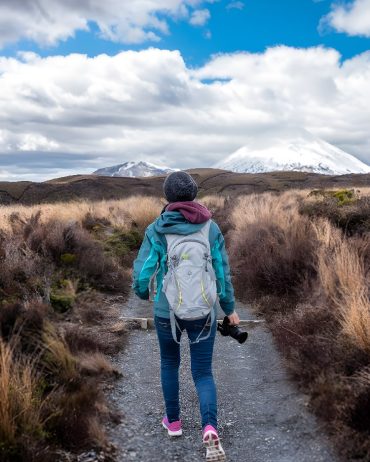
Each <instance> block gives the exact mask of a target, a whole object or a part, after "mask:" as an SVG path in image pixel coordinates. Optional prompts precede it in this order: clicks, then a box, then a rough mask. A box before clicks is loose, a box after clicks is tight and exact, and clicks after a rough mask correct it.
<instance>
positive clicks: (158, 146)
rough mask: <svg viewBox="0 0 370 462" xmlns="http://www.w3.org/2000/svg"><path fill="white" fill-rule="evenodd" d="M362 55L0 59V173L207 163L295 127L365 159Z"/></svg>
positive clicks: (366, 57)
mask: <svg viewBox="0 0 370 462" xmlns="http://www.w3.org/2000/svg"><path fill="white" fill-rule="evenodd" d="M369 81H370V52H367V53H363V54H361V55H358V56H356V57H354V58H352V59H350V60H346V61H344V63H343V64H341V61H340V55H339V53H338V52H337V51H335V50H333V49H325V48H322V47H318V48H308V49H296V48H290V47H285V46H281V47H274V48H270V49H267V50H266V51H265V52H264V53H235V54H230V55H218V56H214V57H213V58H212V59H211V60H210V61H209V62H208V63H207V64H206V65H205V66H203V67H201V68H198V69H193V68H189V67H187V66H186V64H185V63H184V61H183V59H182V56H181V54H180V52H178V51H167V50H158V49H147V50H144V51H140V52H134V51H127V52H122V53H119V54H117V55H115V56H107V55H99V56H96V57H94V58H89V57H87V56H85V55H80V54H73V55H69V56H54V57H47V58H41V57H38V56H37V55H34V54H26V55H25V54H22V55H20V57H19V58H17V59H16V58H5V57H2V58H1V57H0V106H1V108H2V111H1V113H0V127H1V130H0V169H3V170H5V171H9V172H13V173H14V172H17V174H18V175H19V178H27V179H30V178H33V179H39V180H40V179H42V178H50V177H55V176H61V175H64V174H70V173H71V172H75V173H86V172H91V171H93V170H95V169H97V168H99V167H104V166H109V165H114V164H118V163H122V162H124V161H126V160H132V159H143V160H147V161H152V162H154V163H155V162H158V161H159V162H161V163H163V164H167V165H169V166H173V167H179V168H190V167H197V166H209V165H213V164H214V163H216V162H217V161H219V160H221V159H223V158H224V157H225V156H226V155H228V154H230V153H231V152H233V151H234V150H236V149H237V148H239V147H240V146H242V145H244V144H245V142H246V140H248V139H249V138H250V137H258V136H267V135H266V134H267V133H268V132H269V131H270V130H271V129H272V128H273V129H274V130H279V129H280V128H281V129H284V130H287V129H288V130H289V128H290V127H292V130H294V127H302V128H305V129H307V130H309V131H311V132H312V133H314V134H315V135H317V136H319V137H321V138H323V139H324V140H326V141H329V142H331V143H333V144H335V145H337V146H339V147H340V148H342V149H344V150H346V151H348V152H350V153H351V154H355V155H357V156H358V157H359V158H361V159H362V160H364V161H365V162H367V163H370V133H369V129H368V126H369V120H370V107H369V104H368V101H370V87H369V84H368V82H369Z"/></svg>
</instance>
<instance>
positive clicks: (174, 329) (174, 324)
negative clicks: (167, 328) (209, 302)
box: [170, 306, 216, 345]
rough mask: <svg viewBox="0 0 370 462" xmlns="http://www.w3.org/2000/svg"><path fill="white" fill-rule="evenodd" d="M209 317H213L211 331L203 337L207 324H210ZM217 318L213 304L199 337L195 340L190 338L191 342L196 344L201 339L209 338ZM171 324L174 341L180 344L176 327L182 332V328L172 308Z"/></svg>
mask: <svg viewBox="0 0 370 462" xmlns="http://www.w3.org/2000/svg"><path fill="white" fill-rule="evenodd" d="M209 319H211V325H210V327H209V332H208V334H207V335H205V336H204V337H202V338H201V337H200V336H201V335H202V333H203V331H204V329H205V327H206V325H207V324H208V321H209ZM215 319H216V315H215V307H214V306H213V307H212V309H211V311H210V313H209V315H208V317H207V321H206V322H205V323H204V326H203V329H202V330H201V331H200V333H199V335H198V337H197V338H196V339H195V340H194V341H193V342H192V341H191V340H190V339H189V343H190V344H194V343H199V342H200V341H201V340H207V338H208V337H209V336H210V335H211V329H212V326H213V323H214V322H215ZM170 324H171V331H172V337H173V339H174V341H175V342H176V343H178V344H179V345H180V342H179V341H178V340H177V332H176V328H178V329H179V331H180V332H181V329H180V326H179V324H178V322H177V320H176V317H175V313H174V312H173V310H171V309H170Z"/></svg>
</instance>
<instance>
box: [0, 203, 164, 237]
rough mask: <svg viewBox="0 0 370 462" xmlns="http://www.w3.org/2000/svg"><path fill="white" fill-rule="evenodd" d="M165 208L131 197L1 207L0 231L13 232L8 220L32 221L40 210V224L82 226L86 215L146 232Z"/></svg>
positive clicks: (161, 205) (120, 226) (115, 225)
mask: <svg viewBox="0 0 370 462" xmlns="http://www.w3.org/2000/svg"><path fill="white" fill-rule="evenodd" d="M163 205H164V202H163V201H162V200H161V199H158V198H155V197H147V196H132V197H128V198H127V199H119V200H102V201H99V202H92V201H88V200H81V201H71V202H68V203H66V202H57V203H53V204H37V205H31V206H26V205H8V206H5V205H2V206H0V228H1V229H4V230H9V229H10V224H9V218H10V217H11V215H12V214H18V215H19V216H20V218H22V219H29V218H30V217H31V216H32V215H35V214H36V213H37V212H38V211H39V210H41V217H40V219H41V223H46V222H47V221H49V220H58V221H61V222H70V221H76V222H82V220H83V219H84V218H85V217H86V215H87V214H90V215H92V216H93V217H94V218H96V219H101V220H109V221H110V223H111V225H112V226H114V227H117V228H120V229H122V230H128V229H129V228H130V227H131V225H132V223H133V222H134V223H136V225H137V226H138V227H139V228H145V227H146V226H147V225H149V224H150V223H151V222H152V221H153V220H154V219H155V217H157V216H158V215H159V213H160V211H161V209H162V207H163Z"/></svg>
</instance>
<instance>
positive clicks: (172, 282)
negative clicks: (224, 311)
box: [162, 220, 217, 343]
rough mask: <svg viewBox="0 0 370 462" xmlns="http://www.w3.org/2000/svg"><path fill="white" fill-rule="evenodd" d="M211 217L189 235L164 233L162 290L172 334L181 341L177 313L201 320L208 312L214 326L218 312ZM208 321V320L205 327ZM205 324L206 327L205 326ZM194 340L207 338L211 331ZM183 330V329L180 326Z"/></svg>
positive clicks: (183, 317) (185, 318)
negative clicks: (210, 236) (166, 301)
mask: <svg viewBox="0 0 370 462" xmlns="http://www.w3.org/2000/svg"><path fill="white" fill-rule="evenodd" d="M210 225H211V220H208V221H207V222H206V224H205V225H204V226H203V227H202V228H201V229H200V230H199V231H197V232H195V233H193V234H188V235H181V234H165V236H166V240H167V265H168V271H167V273H166V275H165V277H164V279H163V287H162V290H163V292H164V293H165V294H166V297H167V300H168V303H169V307H170V321H171V329H172V336H173V338H174V340H175V342H177V343H180V342H178V340H177V336H176V326H177V327H178V328H179V325H178V323H177V321H176V318H175V315H176V316H177V317H178V318H180V319H184V320H195V319H201V318H204V317H205V316H207V315H209V316H210V318H211V326H212V325H213V322H214V320H215V319H214V318H215V313H214V309H213V306H214V304H215V302H216V300H217V285H216V276H215V271H214V269H213V266H212V256H211V248H210V243H209V229H210ZM207 323H208V319H207V322H206V323H205V326H206V325H207ZM205 326H204V327H205ZM204 327H203V329H202V331H201V332H200V334H199V335H198V337H197V339H196V340H195V341H194V342H191V343H197V342H199V341H200V340H205V339H207V338H208V337H209V335H210V333H211V328H210V329H209V332H208V334H207V335H206V336H205V337H203V338H200V336H201V334H202V332H203V330H204ZM179 330H180V328H179Z"/></svg>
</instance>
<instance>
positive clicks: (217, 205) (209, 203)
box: [199, 195, 226, 209]
mask: <svg viewBox="0 0 370 462" xmlns="http://www.w3.org/2000/svg"><path fill="white" fill-rule="evenodd" d="M225 199H226V198H225V196H221V195H219V196H216V195H209V196H204V197H202V198H201V199H199V202H200V203H201V204H203V205H204V206H206V207H207V208H209V209H221V208H223V207H224V206H225Z"/></svg>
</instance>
